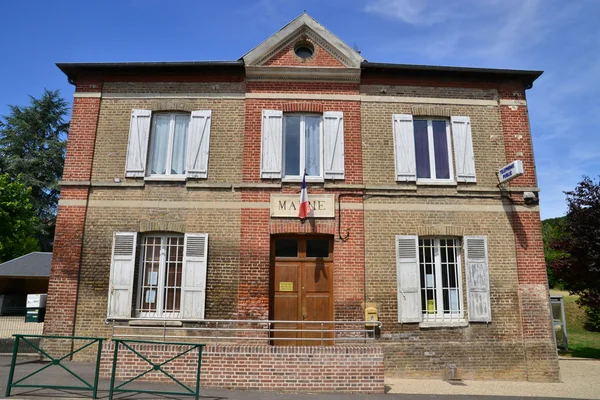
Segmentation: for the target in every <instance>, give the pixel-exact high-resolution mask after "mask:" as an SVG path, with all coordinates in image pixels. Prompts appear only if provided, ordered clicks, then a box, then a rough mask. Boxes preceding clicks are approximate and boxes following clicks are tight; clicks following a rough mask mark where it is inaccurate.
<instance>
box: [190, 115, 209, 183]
mask: <svg viewBox="0 0 600 400" xmlns="http://www.w3.org/2000/svg"><path fill="white" fill-rule="evenodd" d="M211 120H212V113H211V110H199V111H192V114H191V118H190V127H189V130H188V141H187V157H186V167H185V171H186V176H187V177H188V178H206V177H207V176H208V148H209V145H210V123H211Z"/></svg>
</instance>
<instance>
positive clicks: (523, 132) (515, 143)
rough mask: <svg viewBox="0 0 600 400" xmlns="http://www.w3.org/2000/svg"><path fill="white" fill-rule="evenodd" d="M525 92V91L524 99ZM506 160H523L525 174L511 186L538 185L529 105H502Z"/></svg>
mask: <svg viewBox="0 0 600 400" xmlns="http://www.w3.org/2000/svg"><path fill="white" fill-rule="evenodd" d="M524 97H525V93H524V92H523V97H522V98H521V99H522V100H524ZM500 114H501V118H502V130H503V132H504V146H505V148H506V162H507V163H509V162H512V161H514V160H521V161H522V162H523V170H524V174H523V175H522V176H520V177H518V178H516V179H514V180H512V181H511V182H510V186H520V187H535V186H536V185H537V180H536V172H535V163H534V158H533V146H532V142H531V132H530V130H529V114H528V112H527V106H500Z"/></svg>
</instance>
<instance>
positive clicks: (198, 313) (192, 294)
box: [181, 233, 208, 319]
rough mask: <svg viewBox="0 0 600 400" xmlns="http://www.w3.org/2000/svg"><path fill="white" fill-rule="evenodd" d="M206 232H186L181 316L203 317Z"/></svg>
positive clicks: (206, 258) (206, 250)
mask: <svg viewBox="0 0 600 400" xmlns="http://www.w3.org/2000/svg"><path fill="white" fill-rule="evenodd" d="M207 256H208V234H207V233H186V234H185V243H184V249H183V276H182V285H181V292H182V295H181V316H182V318H188V319H204V303H205V298H206V265H207V260H208V257H207Z"/></svg>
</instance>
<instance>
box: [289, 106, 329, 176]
mask: <svg viewBox="0 0 600 400" xmlns="http://www.w3.org/2000/svg"><path fill="white" fill-rule="evenodd" d="M292 116H293V117H298V116H299V117H301V118H300V149H299V150H300V175H286V174H285V165H286V164H285V163H286V160H285V156H286V152H285V142H286V137H287V136H286V131H285V127H286V119H287V118H288V117H292ZM307 116H308V117H319V169H320V170H319V175H318V176H316V175H310V176H309V175H307V176H306V182H324V168H323V162H324V158H323V114H318V113H283V140H282V171H281V176H282V178H281V181H282V182H302V179H303V171H304V169H305V167H306V165H305V162H306V160H305V158H306V128H305V117H307Z"/></svg>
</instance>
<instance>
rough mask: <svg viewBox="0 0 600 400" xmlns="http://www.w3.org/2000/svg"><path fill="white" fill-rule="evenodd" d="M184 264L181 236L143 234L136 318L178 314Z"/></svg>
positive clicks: (165, 316) (171, 316) (175, 316)
mask: <svg viewBox="0 0 600 400" xmlns="http://www.w3.org/2000/svg"><path fill="white" fill-rule="evenodd" d="M183 264H184V237H183V236H182V235H154V234H152V235H146V236H144V238H143V240H142V246H141V254H140V271H139V274H138V296H137V304H138V306H137V316H138V317H141V318H145V317H149V318H152V317H158V318H178V317H180V315H181V297H182V284H181V281H182V275H183Z"/></svg>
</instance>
